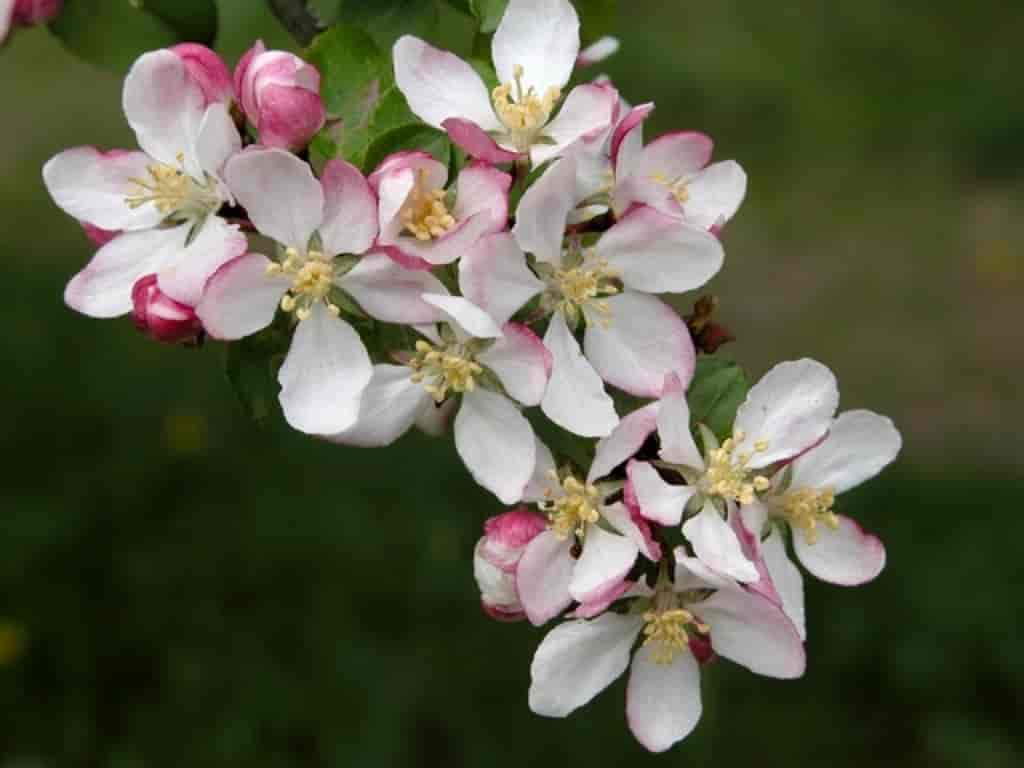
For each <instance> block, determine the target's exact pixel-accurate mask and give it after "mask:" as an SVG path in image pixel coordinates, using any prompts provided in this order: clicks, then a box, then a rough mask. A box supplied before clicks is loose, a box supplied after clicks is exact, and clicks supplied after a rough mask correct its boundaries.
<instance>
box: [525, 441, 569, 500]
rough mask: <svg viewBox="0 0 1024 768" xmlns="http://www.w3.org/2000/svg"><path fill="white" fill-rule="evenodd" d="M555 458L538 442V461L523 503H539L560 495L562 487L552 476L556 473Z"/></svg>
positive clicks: (549, 450)
mask: <svg viewBox="0 0 1024 768" xmlns="http://www.w3.org/2000/svg"><path fill="white" fill-rule="evenodd" d="M555 469H556V467H555V457H554V456H552V455H551V449H549V448H548V447H547V446H546V445H544V443H542V442H541V441H540V440H537V460H536V462H535V463H534V466H533V474H532V475H531V476H530V482H529V483H528V484H527V486H526V490H525V491H523V501H526V502H537V501H544V500H546V499H550V498H552V497H553V496H555V495H556V494H558V493H560V491H561V486H560V485H559V484H558V480H557V478H556V477H554V476H553V475H552V473H553V472H554V471H555Z"/></svg>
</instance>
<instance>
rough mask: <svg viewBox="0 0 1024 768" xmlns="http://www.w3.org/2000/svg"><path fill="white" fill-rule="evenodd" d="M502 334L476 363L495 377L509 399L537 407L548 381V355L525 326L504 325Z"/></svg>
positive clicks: (549, 354) (541, 344)
mask: <svg viewBox="0 0 1024 768" xmlns="http://www.w3.org/2000/svg"><path fill="white" fill-rule="evenodd" d="M502 331H503V332H504V335H503V336H502V337H501V338H500V339H498V340H497V341H496V342H494V344H493V345H491V346H490V347H489V348H488V349H487V350H485V351H484V352H482V353H481V354H479V355H477V361H478V362H480V363H481V364H483V365H485V366H487V367H488V368H490V369H491V370H492V371H493V372H494V373H495V374H496V375H497V376H498V379H500V380H501V384H502V386H503V387H505V391H506V392H508V395H509V397H511V398H512V399H514V400H518V401H519V402H520V403H522V404H523V405H526V406H532V405H540V401H541V400H542V399H543V397H544V390H546V389H547V386H548V379H549V378H550V377H551V366H552V363H551V353H550V352H548V350H547V347H545V346H544V344H543V342H542V341H541V340H540V338H538V336H537V334H535V333H534V332H533V331H531V330H530V329H529V328H527V327H526V326H525V325H520V324H519V323H506V324H505V326H504V327H503V328H502Z"/></svg>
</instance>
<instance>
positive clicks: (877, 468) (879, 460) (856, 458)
mask: <svg viewBox="0 0 1024 768" xmlns="http://www.w3.org/2000/svg"><path fill="white" fill-rule="evenodd" d="M902 445H903V440H902V438H901V437H900V433H899V431H898V430H897V429H896V427H895V426H894V425H893V423H892V420H891V419H888V418H886V417H885V416H879V415H878V414H877V413H872V412H871V411H847V412H846V413H841V414H839V417H838V418H837V419H836V420H835V421H834V422H832V426H831V427H830V428H829V431H828V437H826V438H825V439H824V440H823V441H822V442H821V444H820V445H816V446H814V448H812V449H811V450H809V451H808V452H807V453H805V454H803V455H802V456H800V457H799V458H798V459H796V460H795V461H794V462H793V464H792V467H793V478H792V483H791V486H790V487H792V488H821V489H823V488H829V489H831V490H832V491H833V492H835V493H843V492H844V491H848V490H849V489H850V488H853V487H855V486H858V485H860V484H861V483H863V482H864V481H866V480H870V479H871V478H872V477H874V476H875V475H877V474H878V473H879V472H881V471H882V470H883V469H884V468H885V467H886V466H887V465H888V464H889V463H891V462H892V461H893V460H894V459H895V458H896V456H897V455H898V454H899V452H900V448H901V447H902Z"/></svg>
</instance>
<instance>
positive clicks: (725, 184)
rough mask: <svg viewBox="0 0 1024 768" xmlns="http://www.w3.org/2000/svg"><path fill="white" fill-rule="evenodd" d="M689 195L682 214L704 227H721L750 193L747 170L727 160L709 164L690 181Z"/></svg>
mask: <svg viewBox="0 0 1024 768" xmlns="http://www.w3.org/2000/svg"><path fill="white" fill-rule="evenodd" d="M686 189H687V192H688V193H689V198H688V199H687V201H686V202H685V203H683V216H684V217H685V218H686V220H687V221H688V222H690V223H691V224H693V225H694V226H697V227H700V228H701V229H711V228H712V227H721V226H722V225H724V224H725V223H726V222H727V221H729V219H731V218H732V217H733V216H734V215H735V214H736V211H738V210H739V207H740V204H741V203H742V202H743V198H744V197H745V196H746V194H747V174H746V173H744V172H743V169H742V168H741V167H740V165H739V163H737V162H735V161H734V160H726V161H724V162H721V163H715V164H713V165H709V166H708V167H707V168H705V169H704V170H703V171H701V172H700V173H698V174H697V175H696V176H695V177H694V178H693V179H692V180H691V181H690V183H689V184H688V185H687V187H686Z"/></svg>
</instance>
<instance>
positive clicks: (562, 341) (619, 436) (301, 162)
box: [44, 0, 900, 751]
mask: <svg viewBox="0 0 1024 768" xmlns="http://www.w3.org/2000/svg"><path fill="white" fill-rule="evenodd" d="M616 45H617V43H616V42H615V41H611V40H608V41H602V42H601V43H600V44H599V45H597V46H596V47H595V48H592V49H590V50H588V51H585V52H584V53H583V54H582V55H581V54H580V50H579V47H580V46H579V21H578V18H577V15H576V12H575V10H574V9H573V7H572V5H571V4H570V3H569V2H568V0H511V2H509V4H508V8H507V10H506V12H505V15H504V17H503V19H502V21H501V24H500V26H499V27H498V29H497V31H496V33H495V35H494V38H493V63H494V68H495V71H496V72H497V75H498V78H499V83H500V84H499V86H498V87H497V88H495V89H492V90H488V88H487V87H486V86H485V85H484V82H483V80H482V79H481V77H480V75H479V74H478V73H477V70H476V69H475V68H474V67H473V66H471V65H470V64H469V63H467V62H465V61H463V60H461V59H459V58H458V57H457V56H455V55H454V54H451V53H448V52H445V51H441V50H438V49H436V48H434V47H432V46H431V45H429V44H428V43H426V42H424V41H422V40H419V39H417V38H414V37H408V36H407V37H403V38H401V39H399V40H398V42H397V43H396V44H395V46H394V49H393V56H394V68H395V80H396V83H397V86H398V88H399V89H400V91H401V92H402V94H403V95H404V96H405V99H406V101H407V102H408V104H409V107H410V109H411V110H412V112H413V113H414V114H415V115H416V116H417V117H418V118H419V119H421V120H422V121H423V122H425V123H427V124H428V125H431V126H434V127H435V128H438V129H440V130H444V131H446V132H447V134H448V136H449V137H450V139H451V141H452V142H453V143H454V144H456V145H458V146H459V147H461V149H462V150H463V151H464V153H465V155H466V156H468V159H467V160H466V161H465V162H461V163H458V164H457V165H456V166H455V167H454V170H452V169H450V168H449V166H448V164H446V163H442V162H439V161H438V160H437V159H436V158H435V157H434V156H432V155H431V154H429V153H428V152H425V151H415V150H413V151H403V152H398V153H396V154H393V155H391V156H389V157H386V158H385V159H384V160H383V161H382V162H381V163H380V164H379V165H378V166H377V167H376V168H373V169H360V168H358V167H356V166H355V165H353V164H352V163H350V162H347V161H346V160H344V159H341V158H335V159H331V160H329V161H328V162H326V164H325V165H324V166H323V167H322V168H320V169H319V170H318V172H314V169H313V168H312V167H311V166H310V165H309V163H308V162H307V161H306V160H305V159H303V154H302V152H301V151H302V150H303V148H304V147H305V146H306V145H307V143H308V142H309V141H310V138H311V137H312V136H313V134H315V133H316V132H317V131H318V130H320V128H321V127H322V126H323V124H324V119H325V115H324V109H323V105H322V103H321V101H320V98H319V96H318V95H317V91H318V87H319V75H318V74H317V72H316V70H315V69H313V68H312V67H311V66H309V65H308V64H306V63H305V62H303V61H301V60H300V59H298V58H297V57H295V56H293V55H291V54H287V53H282V52H273V51H270V52H268V51H265V50H264V48H263V46H262V44H261V43H257V44H256V45H255V46H254V47H253V49H252V50H250V51H249V53H248V54H246V56H245V57H244V58H243V59H242V61H241V62H240V64H239V66H238V67H237V69H236V71H235V73H234V77H233V78H232V77H231V76H230V74H229V71H228V69H227V67H226V66H225V65H224V64H223V62H221V61H220V60H219V59H218V58H217V57H216V56H215V55H214V54H213V53H212V52H210V51H208V50H207V49H204V48H202V47H200V46H195V45H187V46H179V47H177V48H174V49H170V50H161V51H154V52H152V53H148V54H146V55H144V56H142V57H141V58H140V59H139V60H138V61H137V62H136V63H135V65H134V66H133V68H132V70H131V72H130V73H129V74H128V77H127V79H126V81H125V87H124V110H125V114H126V117H127V119H128V122H129V124H130V125H131V127H132V128H133V130H134V131H135V134H136V136H137V138H138V143H139V147H140V148H141V151H114V152H100V151H98V150H96V149H93V148H89V147H81V148H77V149H72V150H68V151H66V152H63V153H61V154H60V155H58V156H57V157H55V158H53V159H52V160H51V161H50V162H49V163H47V165H46V167H45V169H44V178H45V181H46V184H47V187H48V189H49V191H50V193H51V195H52V196H53V198H54V200H55V201H56V203H57V204H58V205H59V206H60V207H61V208H63V209H64V210H65V211H66V212H67V213H69V214H70V215H72V216H74V217H75V218H77V219H78V220H80V221H81V222H82V224H83V226H85V227H86V229H87V232H89V234H90V236H91V237H93V239H94V240H95V241H96V242H97V243H98V244H100V245H101V247H100V249H99V251H98V252H97V253H96V255H95V256H94V257H93V259H92V261H91V262H90V263H89V264H88V265H87V266H86V267H85V269H83V270H82V271H81V272H80V273H79V274H78V275H76V276H75V277H74V278H73V279H72V280H71V282H70V283H69V285H68V287H67V290H66V293H65V300H66V302H67V303H68V305H69V306H71V307H72V308H74V309H76V310H78V311H80V312H82V313H84V314H87V315H91V316H94V317H115V316H119V315H124V314H127V313H129V312H130V313H132V316H133V318H134V320H135V322H136V324H137V325H138V326H139V327H140V328H141V329H143V330H144V331H145V332H146V333H147V334H148V335H150V336H152V337H153V338H155V339H158V340H161V341H182V340H194V339H196V338H197V337H199V336H200V335H201V334H203V335H206V336H208V337H210V338H212V339H215V340H221V341H224V342H228V343H230V342H232V341H235V340H239V339H242V338H244V337H247V336H250V335H253V334H256V333H259V332H261V331H262V330H263V329H266V328H268V327H269V326H271V325H272V324H274V325H275V327H277V328H280V329H286V330H287V335H288V337H289V338H290V342H289V346H288V349H287V352H286V354H285V355H284V358H283V363H282V364H281V365H280V368H279V369H278V371H277V378H278V382H279V384H280V397H279V399H280V405H281V409H282V412H283V414H284V417H285V419H286V420H287V421H288V423H289V424H290V425H291V426H293V427H294V428H295V429H298V430H300V431H303V432H305V433H308V434H311V435H316V436H319V437H322V438H325V439H327V440H329V441H332V442H335V443H339V444H347V445H357V446H383V445H388V444H390V443H392V442H394V441H395V440H397V439H398V438H399V437H401V436H402V435H403V434H404V433H405V432H407V431H408V430H410V429H411V428H412V427H414V426H415V427H417V428H419V429H421V430H423V431H425V432H427V433H429V434H433V435H440V434H442V433H444V432H445V431H447V430H448V428H449V426H451V431H452V432H453V433H454V442H455V448H456V450H457V452H458V455H459V457H460V458H461V460H462V461H463V462H464V463H465V465H466V468H467V469H468V470H469V472H470V474H471V475H472V477H473V478H474V480H475V481H476V482H477V483H479V484H480V485H481V486H482V487H483V488H485V489H487V490H488V491H490V492H491V493H493V494H494V496H495V497H497V499H498V500H499V501H500V502H501V503H502V504H504V505H509V506H510V507H513V509H512V511H509V512H506V513H504V514H500V515H498V516H496V517H493V518H491V519H490V520H488V521H487V523H486V524H485V535H484V537H483V538H482V539H481V540H480V542H479V544H478V545H477V547H476V551H475V557H474V572H475V575H476V579H477V582H478V584H479V586H480V591H481V600H482V603H483V606H484V609H485V611H486V612H487V613H488V614H489V615H491V616H493V617H495V618H498V619H502V620H515V619H521V618H525V619H527V620H529V621H530V622H531V623H533V624H535V625H542V624H546V623H548V622H557V626H555V627H554V629H552V630H551V632H550V633H549V634H548V635H547V636H546V637H545V639H544V640H543V642H542V643H541V645H540V647H539V649H538V650H537V654H536V657H535V659H534V662H533V665H532V669H531V674H532V685H531V688H530V697H529V698H530V706H531V708H532V709H533V710H534V711H535V712H537V713H539V714H541V715H546V716H552V717H563V716H565V715H568V714H569V713H570V712H572V711H573V710H575V709H577V708H578V707H580V706H582V705H583V704H585V703H587V702H588V701H589V700H590V699H591V698H592V697H594V696H595V695H597V694H598V693H599V692H600V691H601V690H602V689H604V688H605V687H607V686H608V685H609V684H610V683H612V681H613V680H614V679H615V678H617V677H618V676H620V675H621V674H622V673H623V672H624V671H625V670H626V669H627V667H631V672H630V682H629V688H628V695H627V715H628V722H629V727H630V729H631V730H632V731H633V733H634V734H635V735H636V737H637V739H638V740H639V741H640V742H641V743H642V744H643V745H644V746H645V747H647V748H648V749H651V750H655V751H660V750H664V749H667V748H668V747H670V746H671V745H672V744H674V743H676V742H678V741H679V740H680V739H682V738H684V737H685V736H686V735H687V733H689V731H690V730H691V729H692V728H693V727H694V725H695V724H696V722H697V720H698V718H699V716H700V709H701V704H700V687H699V668H700V667H701V666H702V665H705V664H707V663H708V662H710V661H711V660H712V659H714V658H716V657H722V658H725V659H729V660H731V661H733V662H736V663H738V664H741V665H743V666H745V667H747V668H748V669H750V670H752V671H753V672H755V673H758V674H763V675H768V676H772V677H778V678H792V677H797V676H799V675H801V674H802V673H803V670H804V639H805V630H804V607H803V588H802V577H801V575H800V570H799V569H798V568H797V566H796V564H794V562H793V561H792V560H791V559H790V555H789V554H788V552H789V551H790V550H791V551H792V552H793V553H794V556H795V558H796V560H797V561H799V563H801V564H802V565H803V567H804V568H805V569H806V570H807V571H809V572H810V573H812V574H813V575H815V576H817V577H819V578H821V579H824V580H827V581H830V582H833V583H838V584H844V585H853V584H861V583H864V582H866V581H868V580H870V579H872V578H874V577H875V576H877V575H878V573H879V572H880V571H881V570H882V567H883V566H884V562H885V552H884V549H883V547H882V545H881V543H880V542H879V541H878V539H876V538H875V537H874V536H871V535H870V534H867V533H865V532H864V531H863V530H862V529H861V528H860V527H859V526H858V525H857V524H856V523H854V522H853V521H851V520H849V519H848V518H846V517H843V516H842V515H840V514H838V513H837V512H835V511H834V509H833V506H834V504H835V499H836V496H837V495H838V494H841V493H842V492H843V491H845V490H847V489H848V488H850V487H852V486H854V485H856V484H858V483H860V482H862V481H864V480H866V479H868V478H869V477H871V476H873V475H874V474H876V473H877V472H879V471H880V470H881V469H882V468H883V467H884V466H885V465H886V464H888V463H889V462H891V461H892V460H893V459H894V458H895V456H896V454H897V453H898V451H899V449H900V436H899V433H898V432H897V431H896V429H895V428H894V427H893V426H892V424H891V422H889V420H888V419H885V418H884V417H881V416H878V415H876V414H873V413H871V412H868V411H851V412H847V413H843V414H840V415H839V416H836V410H837V407H838V397H839V395H838V389H837V387H836V383H835V379H834V377H833V375H832V373H831V372H830V371H829V370H828V369H827V368H826V367H825V366H824V365H822V364H820V363H817V362H814V361H811V360H799V361H795V362H787V363H782V364H780V365H778V366H776V367H775V368H773V369H772V370H771V371H769V372H768V373H767V374H766V375H765V376H764V377H763V378H762V379H761V381H760V382H758V383H757V384H756V385H755V386H754V387H752V388H751V389H750V390H749V394H748V395H747V398H746V401H745V402H744V403H743V404H742V405H741V406H740V407H739V408H738V410H737V411H736V413H735V419H734V421H735V423H734V426H733V429H732V433H731V434H730V435H716V434H714V433H713V432H712V431H711V430H710V429H708V428H707V427H706V426H704V425H702V424H695V423H692V419H691V414H690V409H689V404H688V401H687V390H688V388H689V386H690V384H691V381H692V380H693V378H694V374H695V368H696V359H697V348H698V347H699V348H700V349H701V350H702V351H704V352H713V351H714V348H715V347H717V345H718V344H720V343H723V341H724V340H726V337H727V335H728V334H727V332H725V331H724V330H723V329H721V328H720V327H718V326H715V325H714V324H713V323H711V322H710V315H711V311H712V309H713V308H714V304H713V302H703V303H701V304H699V305H698V309H697V311H696V312H695V314H694V316H692V317H691V318H688V319H686V320H684V319H683V318H682V317H680V316H679V314H678V313H677V311H676V310H675V309H674V308H673V307H672V305H671V304H669V303H668V302H667V301H666V299H665V298H664V297H665V295H666V294H682V293H686V292H689V291H694V290H696V289H699V288H700V287H701V286H703V285H704V284H705V283H707V281H708V280H710V279H711V278H712V277H713V276H714V275H715V274H716V273H717V272H718V271H719V270H720V269H721V267H722V264H723V261H724V251H723V247H722V243H721V240H720V235H721V232H722V230H723V227H724V226H725V225H726V224H727V222H728V221H729V220H730V219H731V218H732V217H733V215H734V214H735V213H736V212H737V210H738V209H739V207H740V204H741V202H742V200H743V198H744V196H745V192H746V176H745V174H744V172H743V170H742V169H741V168H740V166H739V165H738V164H737V163H735V162H732V161H724V162H715V163H712V162H711V154H712V142H711V140H710V139H708V138H707V137H706V136H704V135H703V134H700V133H693V132H676V133H669V134H667V135H664V136H661V137H659V138H656V139H654V140H653V141H650V142H649V143H645V141H644V138H643V128H644V123H645V120H646V119H647V117H648V116H649V115H650V113H651V111H652V110H653V104H642V105H640V106H636V107H630V106H628V105H627V104H626V103H625V102H624V101H623V100H622V98H621V97H620V95H619V93H618V92H617V90H616V89H615V88H614V86H612V85H611V84H610V83H608V82H607V81H598V82H590V83H582V84H578V85H575V86H574V87H571V88H570V87H569V86H570V80H571V78H572V76H573V73H574V70H576V69H577V68H578V67H580V66H584V65H586V64H589V63H593V62H594V61H596V60H599V59H600V58H601V57H602V56H605V55H608V54H609V53H611V52H613V51H614V49H615V47H616ZM242 115H244V117H245V118H247V120H248V123H249V125H250V127H251V129H252V131H253V132H255V133H256V134H258V136H259V139H258V142H257V143H250V142H247V141H246V140H244V139H243V137H242V135H241V134H240V133H239V130H238V128H239V125H238V119H241V116H242ZM364 171H367V172H366V173H364ZM450 173H451V178H450ZM513 190H514V191H515V192H516V193H517V194H516V195H515V198H514V199H516V200H518V203H517V204H516V206H515V209H514V210H512V209H511V208H512V204H511V200H512V199H513V195H512V194H511V193H512V191H513ZM229 214H230V218H228V216H229ZM512 222H514V224H512ZM247 232H255V233H257V234H258V235H259V236H260V238H259V240H258V241H257V240H253V241H252V242H250V240H249V239H248V236H247V234H246V233H247ZM257 242H258V243H259V244H260V245H259V248H260V249H262V250H263V251H264V252H263V253H260V252H258V251H257V250H256V249H257V245H256V243H257ZM716 329H717V330H716ZM695 340H696V345H697V346H695ZM627 404H628V405H627ZM542 418H546V419H547V420H548V421H550V422H551V424H552V425H553V426H551V427H550V429H554V430H560V431H561V432H562V433H564V434H563V435H562V437H563V438H564V439H562V440H560V441H559V445H560V446H561V447H562V449H563V450H566V448H565V447H566V446H575V447H576V448H577V449H579V450H569V451H568V453H567V455H555V454H554V453H553V452H552V450H551V449H550V448H549V447H548V446H547V445H545V443H544V442H542V441H541V440H540V439H539V438H538V437H537V434H535V431H534V425H535V424H536V423H537V420H539V419H542ZM549 431H550V430H549ZM720 438H723V439H720ZM581 457H587V458H581ZM789 542H791V544H790V543H789ZM631 659H632V661H631Z"/></svg>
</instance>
